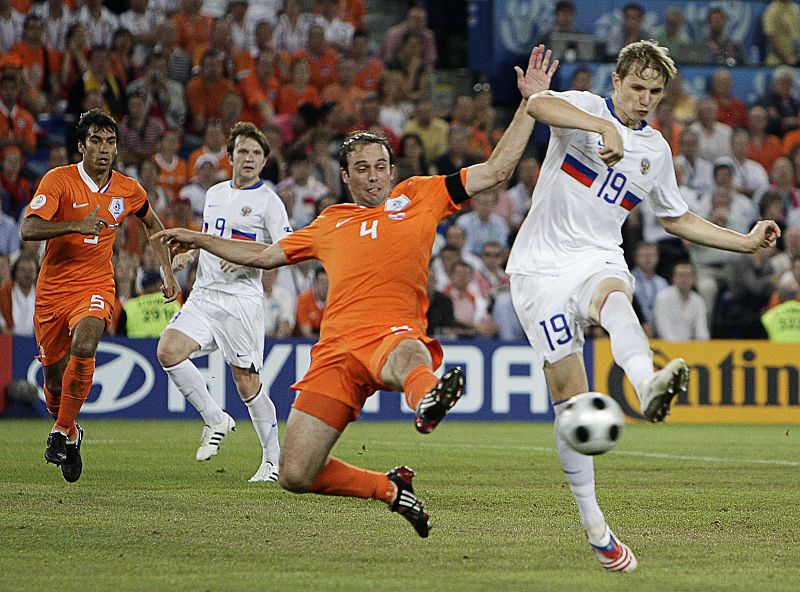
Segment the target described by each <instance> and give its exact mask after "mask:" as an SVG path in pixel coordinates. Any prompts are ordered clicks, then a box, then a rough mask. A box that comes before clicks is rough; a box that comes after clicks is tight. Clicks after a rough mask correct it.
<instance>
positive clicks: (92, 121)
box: [75, 109, 119, 144]
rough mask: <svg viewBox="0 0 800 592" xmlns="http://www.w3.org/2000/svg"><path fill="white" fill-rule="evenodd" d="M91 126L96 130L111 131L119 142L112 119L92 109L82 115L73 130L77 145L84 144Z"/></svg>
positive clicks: (117, 132)
mask: <svg viewBox="0 0 800 592" xmlns="http://www.w3.org/2000/svg"><path fill="white" fill-rule="evenodd" d="M92 126H94V127H95V128H97V129H98V130H111V131H112V132H114V137H115V138H116V139H117V140H119V126H117V122H116V121H114V118H113V117H111V116H110V115H108V114H107V113H103V112H102V111H101V110H100V109H92V110H90V111H87V112H86V113H83V114H82V115H81V118H80V119H79V120H78V125H77V127H76V128H75V136H76V138H77V140H78V144H81V143H83V144H85V143H86V138H88V137H89V130H90V129H92Z"/></svg>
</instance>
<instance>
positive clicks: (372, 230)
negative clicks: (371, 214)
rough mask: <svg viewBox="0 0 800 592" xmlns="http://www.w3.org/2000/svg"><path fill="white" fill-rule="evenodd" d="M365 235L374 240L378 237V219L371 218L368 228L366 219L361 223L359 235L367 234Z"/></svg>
mask: <svg viewBox="0 0 800 592" xmlns="http://www.w3.org/2000/svg"><path fill="white" fill-rule="evenodd" d="M367 235H369V236H371V237H372V240H375V239H376V238H378V221H377V220H373V221H372V224H371V225H370V227H369V228H367V222H366V221H364V222H362V223H361V233H360V235H359V236H367Z"/></svg>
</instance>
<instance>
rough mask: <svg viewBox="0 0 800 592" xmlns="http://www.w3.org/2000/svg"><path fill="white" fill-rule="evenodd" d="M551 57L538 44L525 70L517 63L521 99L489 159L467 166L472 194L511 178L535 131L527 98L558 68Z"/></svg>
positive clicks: (544, 86)
mask: <svg viewBox="0 0 800 592" xmlns="http://www.w3.org/2000/svg"><path fill="white" fill-rule="evenodd" d="M550 57H551V52H550V50H549V49H548V50H546V51H545V48H544V45H538V46H536V47H534V48H533V51H531V57H530V60H528V69H527V70H526V71H525V72H523V71H522V68H520V67H519V66H514V70H515V71H516V73H517V87H518V88H519V92H520V93H521V94H522V103H521V104H520V106H519V107H518V108H517V111H516V113H514V118H513V119H512V120H511V123H510V124H509V126H508V129H506V131H505V133H504V134H503V137H502V138H500V141H499V142H498V143H497V146H495V147H494V150H492V154H491V155H490V156H489V159H488V160H487V161H486V162H482V163H480V164H475V165H472V166H470V167H468V168H467V182H466V184H465V186H464V188H465V189H466V191H467V195H469V196H470V197H472V196H473V195H475V194H476V193H480V192H481V191H484V190H486V189H489V188H491V187H494V186H495V185H497V184H498V183H502V182H503V181H506V180H508V179H509V178H511V174H512V173H513V172H514V168H515V167H516V166H517V162H519V159H520V157H521V156H522V152H523V151H524V150H525V146H527V145H528V139H529V138H530V137H531V132H532V131H533V124H534V120H533V118H531V117H530V116H529V115H528V113H527V112H526V105H527V101H528V99H529V98H530V97H531V96H532V95H534V94H536V93H538V92H541V91H544V90H547V89H548V88H550V80H551V78H552V77H553V74H555V72H556V70H557V69H558V60H554V61H553V62H552V63H550Z"/></svg>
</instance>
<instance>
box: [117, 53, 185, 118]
mask: <svg viewBox="0 0 800 592" xmlns="http://www.w3.org/2000/svg"><path fill="white" fill-rule="evenodd" d="M127 94H128V95H133V94H141V95H142V96H144V99H145V105H146V109H147V112H148V113H149V114H150V115H151V116H154V117H158V118H160V119H162V120H163V121H164V123H166V124H167V126H168V127H169V128H171V129H182V128H183V126H184V124H185V123H186V92H185V90H184V86H183V85H182V84H180V83H179V82H176V81H175V80H171V79H170V78H168V65H167V57H166V56H165V55H164V54H163V53H161V52H155V51H154V52H153V53H151V54H150V55H149V56H148V58H147V62H146V66H145V71H144V74H143V75H142V76H141V77H139V78H137V79H136V80H134V81H133V82H131V83H130V84H129V85H128V88H127Z"/></svg>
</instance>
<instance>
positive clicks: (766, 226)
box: [747, 220, 781, 253]
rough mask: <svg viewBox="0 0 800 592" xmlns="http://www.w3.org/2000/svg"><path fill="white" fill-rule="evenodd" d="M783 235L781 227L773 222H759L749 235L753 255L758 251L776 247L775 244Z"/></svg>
mask: <svg viewBox="0 0 800 592" xmlns="http://www.w3.org/2000/svg"><path fill="white" fill-rule="evenodd" d="M780 235H781V229H780V227H779V226H778V225H777V224H776V223H775V222H773V221H772V220H759V221H758V222H756V225H755V226H753V229H752V230H751V231H750V232H749V233H748V234H747V238H748V239H750V244H751V245H752V249H751V251H750V252H751V253H753V252H755V251H757V250H758V249H764V248H767V247H774V246H775V242H776V241H777V240H778V237H780Z"/></svg>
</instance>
